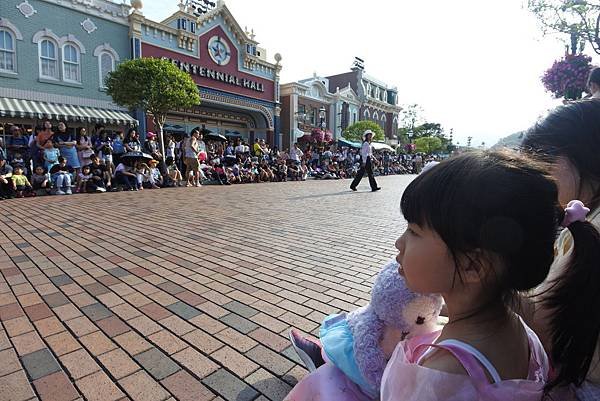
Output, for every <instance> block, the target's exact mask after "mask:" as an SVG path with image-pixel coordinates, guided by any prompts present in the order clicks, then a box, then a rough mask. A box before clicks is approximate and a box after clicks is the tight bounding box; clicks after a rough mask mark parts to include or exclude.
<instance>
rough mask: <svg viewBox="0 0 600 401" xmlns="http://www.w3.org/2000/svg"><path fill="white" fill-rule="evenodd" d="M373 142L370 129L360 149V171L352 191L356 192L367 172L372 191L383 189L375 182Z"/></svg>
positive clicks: (364, 136)
mask: <svg viewBox="0 0 600 401" xmlns="http://www.w3.org/2000/svg"><path fill="white" fill-rule="evenodd" d="M372 140H373V131H371V130H370V129H368V130H366V131H365V132H364V133H363V144H362V147H361V149H360V158H361V165H360V169H359V170H358V172H357V173H356V177H355V178H354V180H353V181H352V184H350V189H351V190H353V191H356V187H357V186H358V184H360V180H362V178H363V175H365V171H366V172H367V175H368V176H369V185H371V191H372V192H375V191H379V190H380V189H381V187H378V186H377V182H376V181H375V177H373V164H372V163H373V148H371V141H372Z"/></svg>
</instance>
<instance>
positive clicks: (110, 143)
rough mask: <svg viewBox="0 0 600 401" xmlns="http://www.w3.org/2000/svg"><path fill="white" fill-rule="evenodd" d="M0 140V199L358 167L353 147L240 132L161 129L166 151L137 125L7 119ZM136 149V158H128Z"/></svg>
mask: <svg viewBox="0 0 600 401" xmlns="http://www.w3.org/2000/svg"><path fill="white" fill-rule="evenodd" d="M6 142H7V143H6V144H3V143H0V198H2V199H4V198H12V197H26V196H36V195H46V194H54V195H70V194H72V193H92V192H106V191H118V190H129V191H139V190H144V189H159V188H163V187H174V186H202V185H203V184H204V185H206V184H219V185H231V184H245V183H260V182H282V181H304V180H306V179H307V178H314V179H324V180H327V179H344V178H353V177H354V175H355V174H356V172H357V171H358V169H359V167H360V155H359V152H358V150H357V149H353V148H347V147H341V148H335V147H333V146H330V145H323V146H316V145H315V144H305V145H299V144H297V143H295V144H293V145H292V147H291V148H290V149H283V150H279V149H278V148H277V147H270V146H269V144H267V143H266V142H265V141H264V140H263V139H256V140H255V141H254V143H253V144H252V145H250V144H248V143H247V142H245V141H244V140H242V139H241V138H234V139H226V138H223V137H220V136H217V137H216V139H215V138H214V137H210V136H207V137H206V138H205V137H204V135H203V133H202V130H201V129H199V128H198V129H194V130H192V132H191V133H190V135H187V136H184V135H172V134H166V135H165V144H164V149H165V155H164V156H163V154H162V153H161V147H160V143H159V141H158V138H157V136H156V135H155V134H154V133H152V132H147V133H146V135H145V140H143V141H142V140H141V138H140V135H139V133H138V131H137V130H136V129H135V128H130V129H129V130H127V132H123V131H119V132H110V131H107V130H105V129H104V127H103V126H102V125H97V126H96V127H95V129H94V133H93V134H91V135H90V134H89V133H88V132H87V131H86V129H85V128H80V129H79V130H78V131H77V132H75V131H74V130H69V128H68V127H67V124H66V123H65V122H63V121H59V122H58V123H57V124H56V125H53V124H52V122H51V121H49V120H45V121H44V122H43V123H42V125H41V126H38V127H35V128H34V129H33V132H32V133H31V135H26V133H25V132H23V129H22V128H21V127H19V126H17V125H12V126H10V129H9V136H8V138H7V141H6ZM134 155H140V156H139V157H130V156H134ZM375 159H376V163H375V167H374V170H375V174H376V175H389V174H407V173H418V172H419V170H420V169H421V167H422V166H423V165H424V163H425V162H426V161H427V160H425V159H424V157H423V156H422V155H418V154H417V155H396V154H394V153H392V152H376V153H375Z"/></svg>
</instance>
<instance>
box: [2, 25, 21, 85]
mask: <svg viewBox="0 0 600 401" xmlns="http://www.w3.org/2000/svg"><path fill="white" fill-rule="evenodd" d="M0 31H6V32H8V34H10V35H11V36H12V40H13V69H12V70H5V69H0V72H1V73H3V74H10V75H17V73H18V72H19V65H18V63H19V55H18V52H17V40H23V35H22V34H21V31H19V28H17V27H16V26H15V25H14V24H13V23H12V22H10V20H8V19H7V18H2V17H0Z"/></svg>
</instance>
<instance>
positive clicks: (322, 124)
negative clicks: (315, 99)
mask: <svg viewBox="0 0 600 401" xmlns="http://www.w3.org/2000/svg"><path fill="white" fill-rule="evenodd" d="M326 111H327V110H325V106H321V108H320V109H319V119H320V122H319V127H320V128H321V130H323V131H325V112H326Z"/></svg>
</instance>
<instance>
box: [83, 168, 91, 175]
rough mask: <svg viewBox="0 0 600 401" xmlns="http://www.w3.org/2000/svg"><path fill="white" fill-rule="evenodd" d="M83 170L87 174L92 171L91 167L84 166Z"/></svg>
mask: <svg viewBox="0 0 600 401" xmlns="http://www.w3.org/2000/svg"><path fill="white" fill-rule="evenodd" d="M82 171H83V174H86V175H87V174H89V173H90V168H89V167H84V168H83V170H82Z"/></svg>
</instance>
